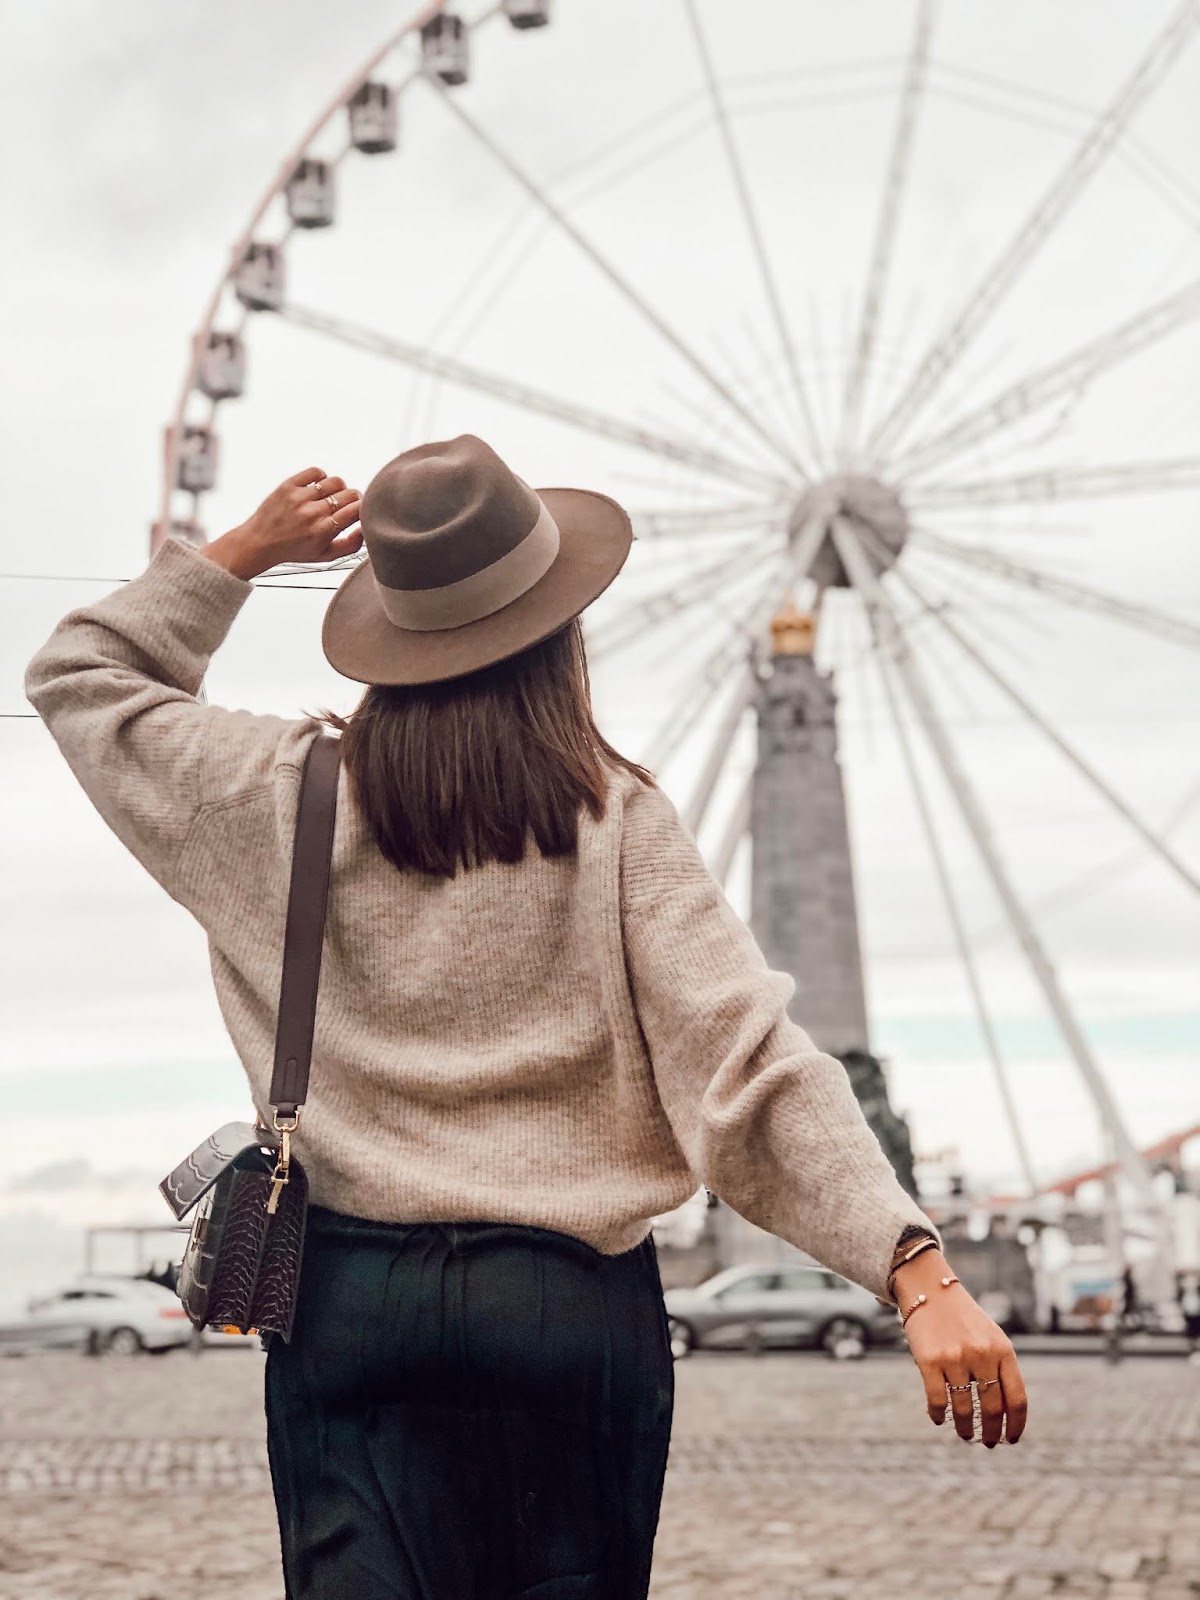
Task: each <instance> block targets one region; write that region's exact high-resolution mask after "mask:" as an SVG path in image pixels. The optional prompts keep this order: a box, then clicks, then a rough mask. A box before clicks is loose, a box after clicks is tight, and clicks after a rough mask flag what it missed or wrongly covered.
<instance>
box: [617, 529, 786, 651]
mask: <svg viewBox="0 0 1200 1600" xmlns="http://www.w3.org/2000/svg"><path fill="white" fill-rule="evenodd" d="M761 564H762V557H759V560H758V561H757V562H756V561H755V559H754V556H753V554H752V552H751V550H750V548H749V547H748V546H746V545H739V546H738V548H737V549H736V550H735V551H734V552H733V554H732V555H730V554H729V553H728V552H726V553H725V554H724V555H723V556H722V557H721V559H720V560H719V561H716V562H713V563H711V564H710V565H709V566H706V567H700V568H698V569H697V570H696V571H695V572H692V573H689V574H688V576H687V577H686V578H683V579H678V578H672V579H670V580H669V587H668V588H667V589H666V591H665V592H662V593H659V594H652V595H649V596H648V597H647V598H646V599H645V600H639V601H636V602H635V603H634V604H633V605H630V606H627V607H626V608H625V609H624V610H623V611H622V612H621V614H620V616H618V617H615V618H613V620H612V621H611V622H609V623H608V624H607V626H606V625H605V624H603V623H601V624H600V625H598V626H597V627H595V628H594V629H593V631H592V632H591V633H590V634H589V635H588V653H589V655H591V656H593V657H594V658H595V659H597V660H601V659H603V658H604V657H605V656H608V655H611V654H612V653H613V651H614V650H618V649H620V647H621V646H622V645H626V644H630V643H632V641H633V640H635V639H636V638H637V637H638V635H639V634H640V633H642V632H644V631H645V630H646V629H648V628H652V627H654V626H655V624H656V623H659V622H664V621H666V620H667V619H668V618H670V617H675V616H678V615H679V613H680V612H681V611H684V610H686V609H687V608H688V607H689V606H692V605H695V604H697V603H698V602H701V601H705V600H710V599H713V598H714V597H715V596H717V595H718V594H720V593H721V592H722V590H727V589H728V588H729V585H730V584H731V583H736V582H737V580H738V578H739V577H742V576H745V575H747V574H748V573H750V572H753V571H754V570H755V569H756V567H757V566H760V565H761Z"/></svg>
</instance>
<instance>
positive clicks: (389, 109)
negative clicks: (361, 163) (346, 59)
mask: <svg viewBox="0 0 1200 1600" xmlns="http://www.w3.org/2000/svg"><path fill="white" fill-rule="evenodd" d="M397 110H398V107H397V104H396V92H395V90H394V89H393V88H392V86H391V84H390V83H364V84H361V85H360V86H359V87H358V88H357V89H356V90H355V91H354V93H353V94H352V95H351V96H350V99H349V100H348V101H347V102H346V115H347V116H348V117H349V120H350V143H351V144H352V145H353V146H354V148H355V149H356V150H361V151H362V153H363V154H364V155H368V156H377V155H384V154H386V153H387V152H388V151H389V150H394V149H395V148H396V137H397V123H398V117H397Z"/></svg>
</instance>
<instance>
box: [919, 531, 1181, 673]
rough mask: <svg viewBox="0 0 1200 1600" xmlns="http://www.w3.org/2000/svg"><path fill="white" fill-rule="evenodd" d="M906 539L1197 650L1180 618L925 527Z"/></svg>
mask: <svg viewBox="0 0 1200 1600" xmlns="http://www.w3.org/2000/svg"><path fill="white" fill-rule="evenodd" d="M910 537H911V538H913V539H914V540H916V542H917V546H918V548H920V549H925V550H928V551H930V552H935V553H936V554H937V555H938V556H943V557H946V558H947V559H949V560H951V561H954V562H960V563H962V564H964V565H966V566H969V567H974V568H975V569H976V570H977V571H980V572H986V573H988V574H990V575H991V576H992V577H994V578H997V579H999V580H1000V581H1002V582H1005V583H1010V584H1014V585H1018V586H1021V587H1024V588H1026V589H1032V590H1034V591H1035V592H1036V593H1039V594H1042V595H1044V596H1045V597H1046V598H1047V599H1052V600H1059V601H1062V602H1064V603H1065V604H1066V605H1069V606H1076V607H1078V608H1079V609H1080V610H1082V611H1093V612H1096V613H1098V614H1099V615H1101V616H1107V617H1112V618H1113V619H1114V620H1115V621H1117V622H1124V623H1127V624H1128V625H1129V626H1131V627H1134V628H1141V629H1144V630H1145V632H1147V633H1151V634H1153V635H1154V637H1155V638H1156V639H1168V640H1170V641H1172V642H1173V643H1175V644H1185V645H1191V646H1192V648H1193V649H1195V648H1197V647H1200V623H1196V622H1190V621H1189V620H1188V619H1187V618H1186V617H1178V616H1173V615H1172V614H1171V613H1170V612H1167V611H1159V610H1157V609H1155V608H1154V607H1153V606H1146V605H1141V604H1137V603H1135V602H1134V601H1132V600H1124V599H1122V598H1121V597H1120V596H1119V595H1115V594H1106V593H1104V591H1103V590H1100V589H1093V588H1091V587H1090V586H1089V585H1087V584H1083V583H1079V582H1078V581H1077V580H1076V579H1074V578H1060V577H1059V576H1058V574H1057V573H1054V572H1046V571H1045V570H1044V569H1043V568H1041V567H1031V566H1029V565H1028V563H1026V562H1021V561H1012V560H1010V559H1009V558H1008V557H1007V556H1002V555H997V554H996V553H995V552H994V551H992V550H981V549H979V548H977V547H976V546H974V545H965V544H959V543H957V542H956V541H955V540H953V539H945V538H943V537H942V536H941V535H940V534H936V533H933V532H931V531H930V530H929V529H927V528H913V529H910Z"/></svg>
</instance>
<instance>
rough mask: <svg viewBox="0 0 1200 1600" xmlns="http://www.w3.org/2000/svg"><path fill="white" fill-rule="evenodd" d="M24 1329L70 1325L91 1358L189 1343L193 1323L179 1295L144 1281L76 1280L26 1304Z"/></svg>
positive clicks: (162, 1349)
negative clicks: (80, 1332)
mask: <svg viewBox="0 0 1200 1600" xmlns="http://www.w3.org/2000/svg"><path fill="white" fill-rule="evenodd" d="M28 1313H29V1314H28V1321H27V1323H26V1327H27V1328H28V1330H29V1333H30V1335H31V1336H33V1337H35V1338H36V1336H37V1334H38V1333H39V1331H42V1330H44V1331H46V1332H47V1333H49V1332H50V1331H51V1330H52V1329H54V1328H61V1327H70V1326H75V1327H78V1328H81V1329H83V1330H85V1332H84V1338H83V1343H84V1347H85V1348H86V1349H88V1350H90V1351H91V1352H93V1353H94V1354H97V1355H99V1354H110V1355H122V1356H132V1355H137V1354H138V1353H139V1352H140V1351H142V1350H150V1351H153V1352H154V1353H155V1354H157V1353H159V1352H160V1351H164V1350H173V1349H175V1348H176V1347H177V1346H179V1345H186V1344H188V1343H190V1341H191V1334H192V1325H191V1323H190V1322H189V1321H188V1317H187V1312H186V1311H184V1309H183V1307H182V1306H181V1305H180V1303H179V1299H178V1297H177V1296H176V1295H175V1294H174V1293H173V1292H172V1291H171V1290H170V1289H164V1288H163V1286H162V1285H161V1284H159V1283H149V1282H147V1281H146V1280H145V1279H143V1278H117V1277H112V1278H107V1277H93V1278H79V1279H77V1280H76V1281H75V1282H74V1283H72V1284H69V1285H68V1286H67V1287H66V1288H65V1289H59V1290H57V1291H56V1292H55V1293H54V1294H50V1295H44V1296H42V1297H41V1298H39V1299H37V1300H31V1301H30V1303H29V1307H28Z"/></svg>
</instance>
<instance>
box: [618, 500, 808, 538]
mask: <svg viewBox="0 0 1200 1600" xmlns="http://www.w3.org/2000/svg"><path fill="white" fill-rule="evenodd" d="M787 509H788V507H787V502H786V501H782V500H740V501H737V502H735V503H733V504H731V505H719V506H696V507H695V508H694V509H693V510H690V511H673V510H665V511H650V510H645V511H638V510H634V511H631V512H630V513H629V515H630V518H631V520H632V522H633V536H634V538H635V539H645V540H647V541H649V540H654V539H679V538H685V539H686V538H694V537H695V535H696V534H698V533H740V532H742V531H743V530H745V529H750V528H753V529H755V530H756V531H758V532H759V533H762V532H764V531H771V530H773V529H775V528H776V527H779V526H781V525H782V521H783V519H784V517H785V515H786V513H787Z"/></svg>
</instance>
